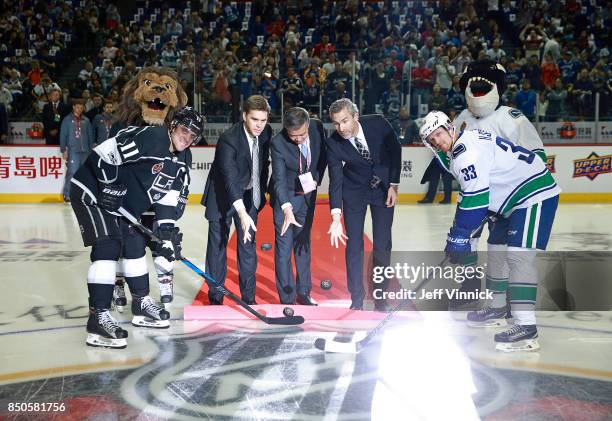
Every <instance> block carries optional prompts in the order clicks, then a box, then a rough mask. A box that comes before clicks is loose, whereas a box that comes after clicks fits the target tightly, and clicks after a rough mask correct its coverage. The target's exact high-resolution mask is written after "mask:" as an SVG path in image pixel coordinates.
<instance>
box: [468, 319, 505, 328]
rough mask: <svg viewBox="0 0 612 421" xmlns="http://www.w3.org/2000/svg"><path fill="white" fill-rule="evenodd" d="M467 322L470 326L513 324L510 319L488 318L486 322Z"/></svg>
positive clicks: (488, 326) (503, 325) (485, 326)
mask: <svg viewBox="0 0 612 421" xmlns="http://www.w3.org/2000/svg"><path fill="white" fill-rule="evenodd" d="M467 324H468V326H469V327H475V328H483V327H484V328H491V327H507V326H510V325H511V324H510V322H509V321H508V319H494V320H487V321H485V322H472V321H468V322H467Z"/></svg>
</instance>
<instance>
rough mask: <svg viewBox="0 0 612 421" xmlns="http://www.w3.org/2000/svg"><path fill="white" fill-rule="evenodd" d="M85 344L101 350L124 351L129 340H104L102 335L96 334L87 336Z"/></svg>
mask: <svg viewBox="0 0 612 421" xmlns="http://www.w3.org/2000/svg"><path fill="white" fill-rule="evenodd" d="M85 343H86V344H87V345H88V346H95V347H100V348H111V349H123V348H125V347H127V339H126V338H121V339H112V338H104V337H102V336H100V335H96V334H94V333H88V334H87V340H86V341H85Z"/></svg>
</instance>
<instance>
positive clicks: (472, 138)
mask: <svg viewBox="0 0 612 421" xmlns="http://www.w3.org/2000/svg"><path fill="white" fill-rule="evenodd" d="M450 171H451V173H452V174H453V176H454V177H455V178H456V179H457V180H458V181H459V184H460V186H461V193H460V195H459V206H458V208H457V214H456V215H455V224H456V225H457V226H459V227H461V228H465V229H469V230H473V229H475V228H476V227H478V224H480V222H481V221H482V220H483V219H484V218H485V216H486V214H487V211H493V212H495V213H500V214H501V215H503V216H504V217H507V216H508V215H510V214H511V213H512V212H513V211H514V210H515V209H520V208H527V207H529V206H531V205H533V204H534V203H539V202H542V201H544V200H545V199H548V198H550V197H553V196H556V195H558V194H559V193H560V192H561V189H560V188H559V186H557V183H556V182H555V180H554V178H553V177H552V175H551V173H550V172H549V171H548V169H547V168H546V165H545V164H544V162H542V160H541V159H539V158H538V157H537V156H536V155H535V154H534V153H533V152H531V151H530V150H528V149H525V148H523V147H521V146H518V145H515V144H514V143H512V142H510V141H509V140H507V139H504V138H502V137H499V136H495V135H493V134H491V133H489V132H485V131H482V130H466V131H464V132H463V133H462V134H461V135H460V137H459V138H458V139H457V140H456V141H455V143H454V144H453V147H452V151H451V153H450Z"/></svg>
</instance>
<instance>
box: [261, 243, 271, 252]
mask: <svg viewBox="0 0 612 421" xmlns="http://www.w3.org/2000/svg"><path fill="white" fill-rule="evenodd" d="M261 249H262V250H263V251H268V250H272V244H270V243H263V244H262V245H261Z"/></svg>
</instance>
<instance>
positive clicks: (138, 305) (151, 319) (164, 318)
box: [132, 295, 170, 329]
mask: <svg viewBox="0 0 612 421" xmlns="http://www.w3.org/2000/svg"><path fill="white" fill-rule="evenodd" d="M132 314H133V315H134V317H133V318H132V324H133V325H134V326H142V327H152V328H157V329H167V328H168V327H170V320H169V319H170V313H168V311H166V310H165V309H163V308H161V307H160V306H158V305H157V304H156V303H155V301H153V298H151V297H149V296H148V295H147V296H144V297H134V298H133V300H132Z"/></svg>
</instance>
